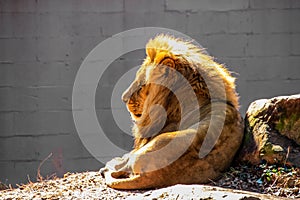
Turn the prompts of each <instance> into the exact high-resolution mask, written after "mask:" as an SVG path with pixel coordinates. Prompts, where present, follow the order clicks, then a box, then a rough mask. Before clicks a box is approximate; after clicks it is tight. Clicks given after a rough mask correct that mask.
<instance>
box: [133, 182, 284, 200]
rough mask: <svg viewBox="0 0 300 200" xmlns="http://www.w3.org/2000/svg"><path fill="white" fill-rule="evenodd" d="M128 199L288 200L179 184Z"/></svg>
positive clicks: (239, 191)
mask: <svg viewBox="0 0 300 200" xmlns="http://www.w3.org/2000/svg"><path fill="white" fill-rule="evenodd" d="M127 199H129V200H139V199H203V200H217V199H222V200H226V199H228V200H235V199H236V200H263V199H265V200H267V199H270V200H271V199H275V200H279V199H286V198H281V197H276V196H272V195H266V194H259V193H255V192H248V191H242V190H233V189H226V188H220V187H214V186H205V185H180V184H179V185H174V186H170V187H167V188H162V189H158V190H151V191H149V192H145V193H143V194H137V195H136V196H130V197H128V198H127Z"/></svg>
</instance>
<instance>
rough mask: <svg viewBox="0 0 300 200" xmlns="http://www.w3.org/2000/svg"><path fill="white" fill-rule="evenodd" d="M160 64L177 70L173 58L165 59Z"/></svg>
mask: <svg viewBox="0 0 300 200" xmlns="http://www.w3.org/2000/svg"><path fill="white" fill-rule="evenodd" d="M160 64H161V65H165V66H168V67H171V68H175V61H174V60H173V59H172V58H165V59H163V60H162V61H161V62H160Z"/></svg>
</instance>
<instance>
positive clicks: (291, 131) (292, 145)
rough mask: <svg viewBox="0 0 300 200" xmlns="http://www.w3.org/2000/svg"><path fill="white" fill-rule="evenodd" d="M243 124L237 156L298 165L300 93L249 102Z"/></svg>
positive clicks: (254, 160)
mask: <svg viewBox="0 0 300 200" xmlns="http://www.w3.org/2000/svg"><path fill="white" fill-rule="evenodd" d="M245 126H246V127H245V137H244V141H243V145H242V148H241V151H240V153H239V156H238V157H239V158H238V160H241V161H247V162H250V163H252V164H258V163H260V162H261V161H262V160H265V161H267V162H268V163H270V164H275V163H278V162H279V163H283V164H286V163H287V164H290V165H295V166H297V167H299V166H300V159H299V156H300V95H293V96H281V97H275V98H272V99H262V100H257V101H255V102H253V103H251V105H250V106H249V108H248V110H247V113H246V117H245Z"/></svg>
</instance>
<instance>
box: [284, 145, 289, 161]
mask: <svg viewBox="0 0 300 200" xmlns="http://www.w3.org/2000/svg"><path fill="white" fill-rule="evenodd" d="M289 155H290V146H289V147H288V148H287V153H286V156H285V161H284V163H283V164H284V166H285V165H286V162H287V159H288V157H289Z"/></svg>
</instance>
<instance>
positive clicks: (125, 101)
mask: <svg viewBox="0 0 300 200" xmlns="http://www.w3.org/2000/svg"><path fill="white" fill-rule="evenodd" d="M121 98H122V101H123V102H124V103H127V102H128V101H129V95H128V90H126V91H125V92H124V93H123V94H122V97H121Z"/></svg>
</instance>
